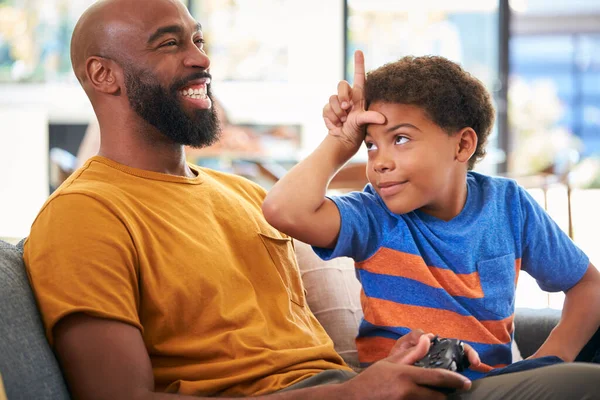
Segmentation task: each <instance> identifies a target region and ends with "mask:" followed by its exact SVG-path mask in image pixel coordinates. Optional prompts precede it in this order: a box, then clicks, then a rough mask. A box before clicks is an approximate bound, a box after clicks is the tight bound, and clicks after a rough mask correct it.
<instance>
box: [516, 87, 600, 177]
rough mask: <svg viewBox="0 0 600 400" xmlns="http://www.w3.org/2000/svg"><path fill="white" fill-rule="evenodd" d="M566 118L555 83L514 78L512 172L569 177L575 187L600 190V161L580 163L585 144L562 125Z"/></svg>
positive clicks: (596, 159)
mask: <svg viewBox="0 0 600 400" xmlns="http://www.w3.org/2000/svg"><path fill="white" fill-rule="evenodd" d="M563 114H564V108H563V106H562V104H561V102H560V99H559V97H558V93H557V89H556V86H555V85H554V83H553V82H552V81H550V80H538V81H535V82H533V83H527V82H525V81H524V80H522V79H521V78H519V77H515V78H513V80H512V81H511V85H510V89H509V92H508V117H509V126H510V130H511V133H512V135H513V137H514V138H515V146H514V150H513V152H512V154H511V157H510V172H511V173H513V174H515V175H530V174H537V173H540V172H550V173H554V174H558V175H564V174H569V180H570V182H571V184H572V185H573V186H574V187H581V188H587V187H600V159H598V158H586V159H584V160H580V154H581V151H582V150H583V142H582V141H581V139H580V138H579V137H577V136H576V135H574V134H573V133H572V132H570V131H569V130H568V129H567V128H565V127H564V126H560V125H559V121H560V119H561V118H562V116H563Z"/></svg>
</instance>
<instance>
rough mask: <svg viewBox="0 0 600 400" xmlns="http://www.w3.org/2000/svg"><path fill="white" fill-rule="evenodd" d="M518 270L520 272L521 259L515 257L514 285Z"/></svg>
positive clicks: (516, 280)
mask: <svg viewBox="0 0 600 400" xmlns="http://www.w3.org/2000/svg"><path fill="white" fill-rule="evenodd" d="M519 272H521V259H520V258H517V259H516V260H515V285H516V284H517V282H518V281H519Z"/></svg>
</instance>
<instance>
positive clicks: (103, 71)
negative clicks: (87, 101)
mask: <svg viewBox="0 0 600 400" xmlns="http://www.w3.org/2000/svg"><path fill="white" fill-rule="evenodd" d="M85 73H86V75H87V77H88V80H89V83H90V85H91V86H92V87H93V88H94V90H96V91H98V92H102V93H106V94H112V95H116V94H119V93H120V91H121V80H120V79H118V78H119V77H120V76H121V71H120V67H119V66H118V65H117V64H116V63H115V62H114V61H112V60H109V59H107V58H104V57H97V56H94V57H90V58H88V59H87V61H86V64H85Z"/></svg>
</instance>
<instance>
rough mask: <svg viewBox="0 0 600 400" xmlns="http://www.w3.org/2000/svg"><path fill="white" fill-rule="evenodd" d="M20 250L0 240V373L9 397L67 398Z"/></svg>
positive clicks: (12, 398) (67, 394) (13, 398)
mask: <svg viewBox="0 0 600 400" xmlns="http://www.w3.org/2000/svg"><path fill="white" fill-rule="evenodd" d="M22 255H23V254H22V252H21V250H20V249H19V248H17V247H16V246H13V245H10V244H8V243H6V242H3V241H1V240H0V374H2V379H3V381H4V386H5V389H6V395H7V397H8V398H9V399H11V400H15V399H69V398H70V396H69V393H68V391H67V388H66V385H65V382H64V379H63V377H62V374H61V372H60V369H59V366H58V362H57V361H56V358H55V357H54V353H53V352H52V350H51V349H50V346H49V345H48V342H47V341H46V337H45V335H44V330H43V327H42V322H41V319H40V315H39V312H38V310H37V307H36V303H35V300H34V297H33V294H32V292H31V288H30V286H29V281H28V279H27V274H26V272H25V266H24V265H23V258H22Z"/></svg>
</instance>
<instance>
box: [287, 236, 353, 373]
mask: <svg viewBox="0 0 600 400" xmlns="http://www.w3.org/2000/svg"><path fill="white" fill-rule="evenodd" d="M294 245H295V248H296V257H297V258H298V266H299V268H300V274H301V275H302V282H303V284H304V288H305V289H306V302H307V303H308V306H309V307H310V309H311V311H312V312H313V314H315V317H316V318H317V319H318V320H319V322H320V323H321V325H323V328H324V329H325V331H326V332H327V334H328V335H329V337H331V339H332V340H333V344H334V346H335V350H336V351H337V352H338V354H339V355H340V356H342V358H343V359H344V361H345V362H346V364H348V365H349V366H350V367H352V368H353V369H355V370H359V362H358V354H357V351H356V344H355V342H354V338H355V337H356V334H357V333H358V325H359V324H360V320H361V318H362V315H363V313H362V309H361V307H360V288H361V286H360V282H359V281H358V279H356V275H355V272H354V262H353V261H352V260H351V259H350V258H344V257H341V258H336V259H333V260H331V261H327V262H326V261H323V260H321V259H320V258H319V257H318V256H317V255H316V254H315V253H314V252H313V251H312V249H311V247H310V246H309V245H307V244H305V243H302V242H298V241H295V242H294Z"/></svg>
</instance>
